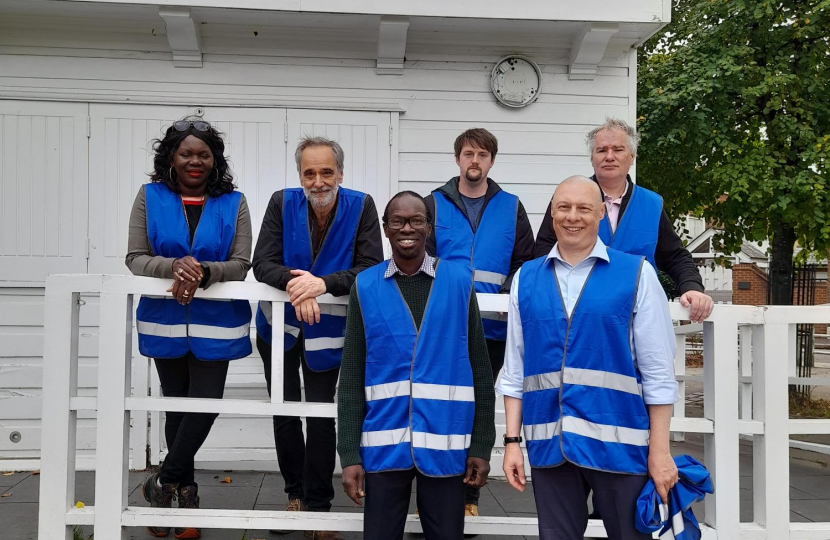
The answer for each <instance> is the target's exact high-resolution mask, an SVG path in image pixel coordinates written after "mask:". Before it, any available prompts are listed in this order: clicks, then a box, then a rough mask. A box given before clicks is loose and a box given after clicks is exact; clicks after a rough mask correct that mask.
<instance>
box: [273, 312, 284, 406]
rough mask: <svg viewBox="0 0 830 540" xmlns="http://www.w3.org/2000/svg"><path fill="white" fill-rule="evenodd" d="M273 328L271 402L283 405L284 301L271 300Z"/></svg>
mask: <svg viewBox="0 0 830 540" xmlns="http://www.w3.org/2000/svg"><path fill="white" fill-rule="evenodd" d="M271 328H272V329H274V330H272V332H271V335H272V337H273V338H274V339H273V340H272V342H271V345H272V346H271V403H272V404H277V405H281V404H283V403H285V395H284V388H283V378H284V377H285V364H284V362H285V360H284V357H285V347H284V346H283V340H284V339H285V337H284V336H285V334H284V332H285V304H284V303H282V302H271ZM277 338H278V339H277Z"/></svg>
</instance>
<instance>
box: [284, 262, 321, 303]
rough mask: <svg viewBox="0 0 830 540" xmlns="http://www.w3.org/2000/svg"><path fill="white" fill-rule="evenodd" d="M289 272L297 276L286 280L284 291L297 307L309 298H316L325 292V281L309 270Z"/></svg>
mask: <svg viewBox="0 0 830 540" xmlns="http://www.w3.org/2000/svg"><path fill="white" fill-rule="evenodd" d="M291 274H292V275H295V276H297V277H295V278H293V279H292V280H291V281H289V282H288V285H287V286H286V287H285V292H287V293H288V298H289V299H290V300H291V305H292V306H294V307H297V305H299V304H300V303H301V302H304V301H306V300H308V299H309V298H317V297H318V296H320V295H321V294H325V293H326V282H325V281H323V280H322V279H320V278H318V277H317V276H315V275H314V274H312V273H311V272H306V271H305V270H292V271H291Z"/></svg>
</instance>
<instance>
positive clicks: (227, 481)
mask: <svg viewBox="0 0 830 540" xmlns="http://www.w3.org/2000/svg"><path fill="white" fill-rule="evenodd" d="M231 482H233V480H231V477H230V476H226V477H225V478H223V479H221V480H219V483H220V484H230V483H231Z"/></svg>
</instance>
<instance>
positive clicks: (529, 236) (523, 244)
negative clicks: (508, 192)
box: [425, 176, 534, 293]
mask: <svg viewBox="0 0 830 540" xmlns="http://www.w3.org/2000/svg"><path fill="white" fill-rule="evenodd" d="M458 179H459V177H458V176H456V177H455V178H451V179H450V180H449V182H447V183H446V184H444V185H443V186H441V187H440V188H438V189H436V190H434V191H439V192H441V193H442V194H443V195H445V196H446V197H447V198H448V199H449V200H451V201H452V202H453V203H454V204H455V205H456V206H457V207H458V209H459V210H461V213H462V214H464V216H466V217H467V220H468V221H469V219H470V218H469V216H467V209H466V207H465V206H464V202H463V201H462V200H461V194H460V193H459V192H458ZM499 191H501V188H500V187H499V185H498V184H497V183H495V182H494V181H493V180H492V179H490V178H488V179H487V193H486V194H485V195H484V205H483V206H482V207H481V212H479V214H478V219H479V221H480V220H481V216H483V215H484V210H485V209H486V208H487V203H489V202H490V199H492V198H493V196H495V194H496V193H498V192H499ZM425 201H426V205H427V211H429V212H430V215H432V216H435V198H434V197H433V195H432V194H430V195H428V196H427V197H426V199H425ZM473 229H474V230H475V229H478V222H476V223H475V227H473ZM533 245H534V243H533V228H532V227H531V226H530V220H528V219H527V212H525V208H524V206H522V202H521V201H519V204H518V208H517V211H516V240H515V243H514V244H513V253H512V254H511V256H510V273H509V274H508V275H507V279H506V280H505V282H504V284H503V285H502V286H501V290H500V291H499V292H501V293H508V292H510V284H511V283H512V282H513V274H515V273H516V270H518V269H519V268H521V266H522V264H524V263H525V262H526V261H529V260H530V259H532V258H533ZM426 248H427V253H429V254H430V255H432V256H436V255H435V234H431V235H429V238H427V245H426Z"/></svg>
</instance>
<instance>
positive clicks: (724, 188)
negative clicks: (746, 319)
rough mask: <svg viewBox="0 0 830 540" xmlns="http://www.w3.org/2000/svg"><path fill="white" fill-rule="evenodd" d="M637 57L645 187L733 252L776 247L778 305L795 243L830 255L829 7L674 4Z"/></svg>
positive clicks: (788, 299)
mask: <svg viewBox="0 0 830 540" xmlns="http://www.w3.org/2000/svg"><path fill="white" fill-rule="evenodd" d="M674 4H675V5H674V6H673V7H674V11H673V22H672V23H671V24H670V25H669V26H668V27H667V28H666V29H665V30H666V32H664V33H661V34H658V35H656V36H654V37H653V38H652V39H651V40H649V41H648V42H647V43H646V44H645V45H644V46H643V47H642V48H641V50H640V59H639V73H638V77H639V87H638V108H639V115H640V117H639V120H638V127H639V129H640V131H641V134H642V137H643V143H642V152H641V153H640V156H639V158H638V166H637V167H638V177H639V178H640V181H641V182H642V183H643V185H645V186H647V187H650V188H652V189H654V190H656V191H657V192H658V193H660V194H661V195H662V196H663V197H664V200H665V204H666V208H667V210H668V211H669V213H670V214H672V215H674V216H678V215H683V214H686V213H692V214H695V215H702V216H704V217H706V218H707V219H709V220H711V221H712V222H713V223H714V224H715V226H717V227H718V228H721V229H722V230H723V233H722V234H721V235H719V236H718V240H719V242H720V243H721V246H720V247H721V248H722V249H723V250H724V251H725V252H726V253H733V252H737V251H738V250H739V249H740V245H741V243H742V241H743V239H744V238H748V239H751V240H755V241H761V240H765V239H769V240H770V242H771V260H770V286H771V290H770V292H771V302H772V303H773V304H791V303H792V285H791V279H792V261H793V253H794V246H795V244H796V242H798V244H799V245H800V246H802V247H804V248H805V249H806V250H807V251H817V252H821V253H825V252H826V251H827V249H828V247H830V221H829V220H828V213H830V182H828V175H827V173H828V159H830V129H829V128H830V79H828V77H830V44H829V43H828V36H830V0H780V1H764V0H675V3H674Z"/></svg>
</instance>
